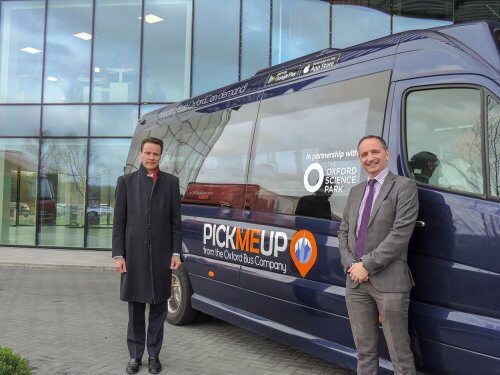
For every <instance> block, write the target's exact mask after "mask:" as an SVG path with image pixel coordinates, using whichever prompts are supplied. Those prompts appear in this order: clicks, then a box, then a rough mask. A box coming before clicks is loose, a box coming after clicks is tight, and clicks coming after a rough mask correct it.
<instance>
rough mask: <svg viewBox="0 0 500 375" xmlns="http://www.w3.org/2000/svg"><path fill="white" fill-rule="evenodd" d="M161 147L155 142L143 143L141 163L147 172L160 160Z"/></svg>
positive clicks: (154, 167) (151, 170) (153, 168)
mask: <svg viewBox="0 0 500 375" xmlns="http://www.w3.org/2000/svg"><path fill="white" fill-rule="evenodd" d="M160 156H161V147H160V145H157V144H156V143H149V142H147V143H144V146H142V151H141V163H142V165H144V168H146V170H147V171H148V172H149V173H152V172H153V171H154V170H155V169H156V168H157V167H158V163H159V162H160Z"/></svg>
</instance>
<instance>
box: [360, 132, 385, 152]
mask: <svg viewBox="0 0 500 375" xmlns="http://www.w3.org/2000/svg"><path fill="white" fill-rule="evenodd" d="M366 139H378V140H379V142H380V143H382V147H383V148H384V150H387V143H385V140H384V138H382V137H380V136H378V135H373V134H370V135H365V136H364V137H363V138H361V139H360V140H359V142H358V148H359V145H360V144H361V143H362V142H363V141H364V140H366Z"/></svg>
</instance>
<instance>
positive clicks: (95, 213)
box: [87, 203, 114, 223]
mask: <svg viewBox="0 0 500 375" xmlns="http://www.w3.org/2000/svg"><path fill="white" fill-rule="evenodd" d="M113 212H114V209H113V207H110V206H109V205H107V204H105V203H101V204H100V205H92V206H89V207H87V216H88V219H89V222H90V223H95V222H97V221H98V220H99V218H100V217H101V216H104V217H105V216H109V215H112V214H113Z"/></svg>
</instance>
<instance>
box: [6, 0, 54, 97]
mask: <svg viewBox="0 0 500 375" xmlns="http://www.w3.org/2000/svg"><path fill="white" fill-rule="evenodd" d="M0 6H1V8H0V16H1V19H0V21H1V26H2V28H1V29H0V38H1V40H0V46H1V50H0V59H1V60H0V102H4V103H39V102H40V98H41V94H42V92H41V87H42V86H41V81H42V60H43V52H41V51H42V50H43V28H44V16H45V2H44V1H41V0H39V1H1V2H0ZM27 47H30V48H32V49H35V50H38V52H37V53H28V52H25V51H21V49H22V48H27Z"/></svg>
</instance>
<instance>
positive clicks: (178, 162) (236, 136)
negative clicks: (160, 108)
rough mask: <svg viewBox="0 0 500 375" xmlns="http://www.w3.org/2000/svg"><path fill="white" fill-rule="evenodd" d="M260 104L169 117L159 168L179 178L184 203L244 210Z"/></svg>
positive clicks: (157, 132)
mask: <svg viewBox="0 0 500 375" xmlns="http://www.w3.org/2000/svg"><path fill="white" fill-rule="evenodd" d="M257 108H258V102H254V103H249V104H246V105H243V106H241V105H240V106H236V107H234V108H227V109H223V110H214V111H213V112H210V108H207V109H204V110H203V112H201V111H200V113H198V114H192V113H191V114H188V115H184V116H180V118H174V119H169V120H170V121H171V122H170V123H169V124H168V126H161V127H158V128H156V129H154V130H153V131H152V132H151V134H150V135H151V136H152V137H157V138H160V139H162V140H163V144H164V147H163V158H162V160H161V162H160V168H161V169H162V170H164V171H166V172H169V173H173V174H175V175H176V176H178V177H179V184H180V191H181V194H182V196H183V197H182V202H183V203H189V204H200V205H210V206H223V207H229V208H239V209H243V208H244V203H245V200H244V199H245V172H246V167H247V162H248V150H249V147H250V145H249V144H250V139H251V132H252V128H253V124H254V121H255V117H256V116H257Z"/></svg>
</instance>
